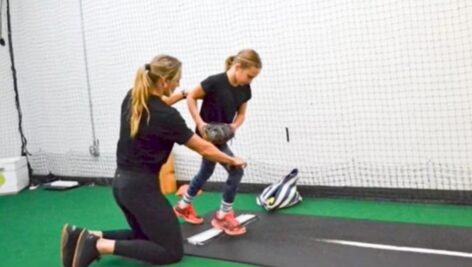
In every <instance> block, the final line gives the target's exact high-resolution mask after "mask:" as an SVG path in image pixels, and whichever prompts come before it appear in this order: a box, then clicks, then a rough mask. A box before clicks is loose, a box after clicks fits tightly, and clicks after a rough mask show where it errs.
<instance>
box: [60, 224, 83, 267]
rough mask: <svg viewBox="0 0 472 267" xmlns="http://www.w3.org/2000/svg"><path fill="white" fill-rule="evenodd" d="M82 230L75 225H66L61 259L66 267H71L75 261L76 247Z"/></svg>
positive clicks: (63, 233)
mask: <svg viewBox="0 0 472 267" xmlns="http://www.w3.org/2000/svg"><path fill="white" fill-rule="evenodd" d="M82 230H83V229H82V228H79V227H76V226H75V225H70V224H65V225H64V227H62V233H61V259H62V265H64V267H71V266H72V260H73V259H74V252H75V247H76V245H77V240H78V239H79V236H80V233H81V232H82Z"/></svg>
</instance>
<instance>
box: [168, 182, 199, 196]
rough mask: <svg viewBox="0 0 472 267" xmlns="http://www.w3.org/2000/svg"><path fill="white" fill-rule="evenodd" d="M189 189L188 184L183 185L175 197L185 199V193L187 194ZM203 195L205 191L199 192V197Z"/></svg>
mask: <svg viewBox="0 0 472 267" xmlns="http://www.w3.org/2000/svg"><path fill="white" fill-rule="evenodd" d="M187 189H188V184H183V185H181V186H180V187H179V189H178V190H177V192H175V195H176V196H180V197H183V196H184V195H185V192H187ZM201 193H203V190H201V189H200V190H198V193H197V196H198V195H200V194H201Z"/></svg>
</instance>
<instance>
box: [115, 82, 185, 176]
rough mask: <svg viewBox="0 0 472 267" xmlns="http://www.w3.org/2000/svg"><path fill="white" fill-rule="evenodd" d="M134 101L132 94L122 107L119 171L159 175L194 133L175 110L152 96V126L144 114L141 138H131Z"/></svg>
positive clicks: (150, 108)
mask: <svg viewBox="0 0 472 267" xmlns="http://www.w3.org/2000/svg"><path fill="white" fill-rule="evenodd" d="M130 101H131V91H129V92H128V94H127V95H126V97H125V99H124V100H123V103H122V104H121V126H120V139H119V140H118V147H117V152H116V155H117V164H118V167H119V168H122V169H125V170H131V171H138V172H149V173H157V172H159V171H160V169H161V167H162V165H163V164H164V163H165V162H166V161H167V158H168V157H169V154H170V152H171V151H172V147H173V146H174V143H178V144H184V143H186V142H187V141H188V140H189V139H190V137H192V135H193V132H192V130H190V129H189V128H188V127H187V125H186V124H185V121H184V119H183V118H182V116H181V115H180V113H179V112H178V111H177V110H176V109H175V108H173V107H171V106H169V105H167V104H165V103H164V102H163V101H162V100H161V99H160V98H159V97H157V96H150V97H149V101H148V108H149V112H150V114H151V118H150V120H149V124H148V123H147V118H148V116H147V113H146V112H143V116H142V117H141V122H140V125H139V131H138V134H137V135H136V136H135V137H134V138H131V136H130V123H129V122H130V121H129V119H130V106H131V105H130V104H131V103H130Z"/></svg>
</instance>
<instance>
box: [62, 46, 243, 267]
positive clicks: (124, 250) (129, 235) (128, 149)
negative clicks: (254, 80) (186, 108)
mask: <svg viewBox="0 0 472 267" xmlns="http://www.w3.org/2000/svg"><path fill="white" fill-rule="evenodd" d="M180 75H181V63H180V61H179V60H177V59H176V58H174V57H171V56H167V55H160V56H157V57H155V58H154V59H153V60H152V62H151V63H150V64H145V65H144V66H142V67H141V68H139V70H138V72H137V74H136V78H135V84H134V87H133V88H132V89H131V90H130V91H129V92H128V94H127V95H126V97H125V98H124V100H123V103H122V105H121V126H120V138H119V141H118V148H117V165H118V167H117V169H116V172H115V178H114V180H113V195H114V198H115V201H116V203H117V204H118V206H119V207H120V208H121V210H122V211H123V214H124V216H125V218H126V220H127V222H128V224H129V226H130V228H131V229H124V230H115V231H89V230H85V229H81V228H78V227H75V226H71V225H67V224H66V225H65V226H64V227H63V230H62V237H61V257H62V262H63V265H64V266H73V267H85V266H88V265H89V264H90V263H91V262H93V261H94V260H95V259H97V258H98V257H99V256H100V255H104V254H115V255H120V256H124V257H129V258H133V259H137V260H142V261H145V262H148V263H151V264H169V263H173V262H177V261H179V260H180V259H181V258H182V256H183V241H182V235H181V232H180V225H179V223H178V220H177V218H176V217H175V214H174V212H173V211H172V206H171V205H170V204H169V202H168V201H167V199H166V198H165V197H164V196H163V195H162V193H161V192H160V187H159V186H158V185H157V184H156V173H159V170H160V169H161V167H162V165H163V164H164V163H165V162H166V160H167V158H168V156H169V154H170V152H171V150H172V147H173V146H174V143H178V144H185V146H187V147H188V148H190V149H192V150H194V151H196V152H198V153H200V154H201V155H202V156H203V157H205V158H206V159H207V160H211V161H218V162H220V163H222V164H229V165H232V166H235V167H238V168H242V167H243V166H244V165H245V162H244V161H243V160H241V159H239V158H235V157H231V156H228V155H226V154H224V153H222V152H221V151H219V150H218V149H217V148H216V147H214V146H213V145H212V144H211V143H209V142H207V141H205V140H203V139H202V138H200V137H199V136H198V135H196V134H194V133H193V132H192V131H191V130H190V129H189V128H188V127H187V125H186V124H185V121H184V119H183V118H182V116H181V115H180V113H179V112H178V111H177V110H176V109H175V108H173V107H171V106H169V104H168V103H173V102H175V101H177V100H179V99H182V98H183V97H184V95H183V94H182V95H180V96H179V95H178V94H173V95H171V93H172V92H173V91H174V89H175V88H176V87H177V86H178V85H179V80H180Z"/></svg>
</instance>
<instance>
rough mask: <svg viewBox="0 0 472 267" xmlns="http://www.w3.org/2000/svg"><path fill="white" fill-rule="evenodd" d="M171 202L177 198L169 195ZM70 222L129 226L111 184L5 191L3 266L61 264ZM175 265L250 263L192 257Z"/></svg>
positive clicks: (371, 204) (338, 210)
mask: <svg viewBox="0 0 472 267" xmlns="http://www.w3.org/2000/svg"><path fill="white" fill-rule="evenodd" d="M220 197H221V194H220V193H210V192H205V193H204V194H203V195H201V196H200V197H198V198H197V199H196V200H195V206H196V208H197V210H198V211H199V212H200V213H202V214H203V213H207V212H210V211H212V210H215V209H217V208H218V206H219V202H220ZM169 200H170V201H171V203H174V202H175V201H176V200H177V198H176V197H174V196H169ZM235 208H236V209H244V210H253V211H261V208H260V207H258V206H257V205H256V204H255V195H251V194H239V195H238V197H237V200H236V204H235ZM280 212H284V213H291V214H306V215H317V216H330V217H342V218H353V219H367V220H382V221H392V222H405V223H420V224H433V225H435V224H436V225H450V226H467V227H471V226H472V207H469V206H454V205H437V204H412V203H395V202H377V201H360V200H347V199H305V200H304V202H303V203H301V204H299V205H297V206H295V207H292V208H289V209H286V210H282V211H280ZM64 223H74V224H77V225H80V226H85V227H88V228H90V229H114V228H123V227H126V222H125V220H124V218H123V217H122V215H121V212H120V210H119V209H118V208H117V207H116V205H115V203H114V201H113V197H112V194H111V188H110V187H80V188H77V189H72V190H69V191H59V192H56V191H46V190H42V189H37V190H34V191H23V192H21V193H20V194H18V195H11V196H0V225H1V226H0V257H1V266H60V261H59V236H60V231H61V227H62V225H63V224H64ZM97 266H142V265H141V264H140V263H137V262H133V261H129V260H126V261H123V260H122V259H118V258H117V257H105V258H103V260H102V262H101V263H100V264H97ZM172 266H208V267H211V266H250V265H243V264H237V263H230V262H223V261H214V260H208V259H204V258H198V257H188V256H186V257H185V258H184V260H183V261H182V262H180V263H178V264H174V265H172Z"/></svg>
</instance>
